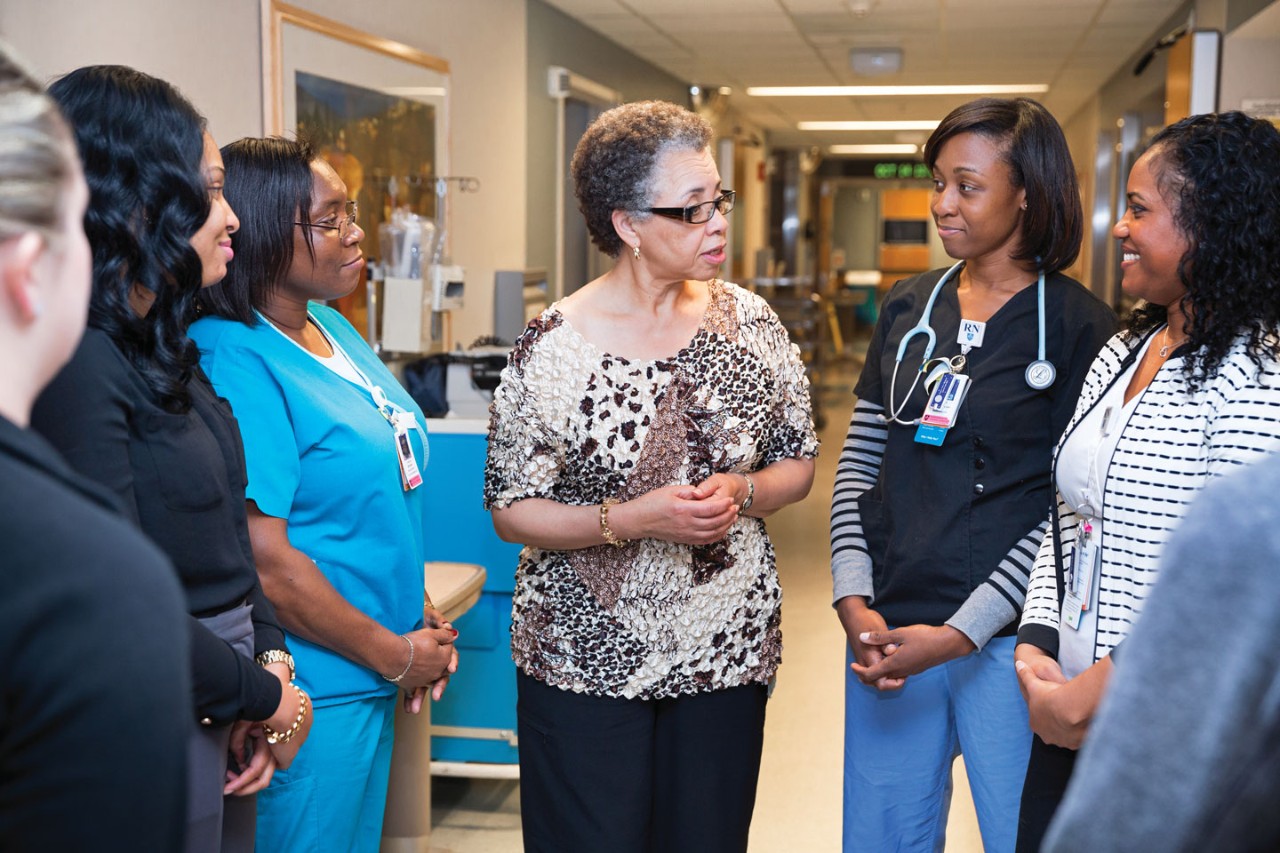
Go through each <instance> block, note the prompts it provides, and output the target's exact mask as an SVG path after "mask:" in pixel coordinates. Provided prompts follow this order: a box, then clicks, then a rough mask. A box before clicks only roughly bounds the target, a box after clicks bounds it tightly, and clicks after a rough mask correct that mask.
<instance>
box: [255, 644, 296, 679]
mask: <svg viewBox="0 0 1280 853" xmlns="http://www.w3.org/2000/svg"><path fill="white" fill-rule="evenodd" d="M253 660H254V662H255V663H257V664H258V666H266V665H267V664H271V663H283V664H287V665H288V666H289V680H290V681H293V680H294V679H295V678H297V677H298V671H297V670H296V669H294V667H293V655H291V654H289V653H288V652H286V651H285V650H284V649H268V650H267V651H265V652H262V653H261V654H260V655H258V656H257V657H256V658H254V659H253Z"/></svg>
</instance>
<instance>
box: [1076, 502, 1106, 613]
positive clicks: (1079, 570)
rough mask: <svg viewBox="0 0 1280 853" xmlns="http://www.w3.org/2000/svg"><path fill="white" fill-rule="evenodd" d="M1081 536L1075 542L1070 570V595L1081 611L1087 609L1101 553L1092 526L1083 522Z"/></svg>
mask: <svg viewBox="0 0 1280 853" xmlns="http://www.w3.org/2000/svg"><path fill="white" fill-rule="evenodd" d="M1081 528H1082V531H1083V532H1082V535H1081V536H1080V537H1079V539H1077V540H1076V548H1075V554H1074V555H1073V557H1074V565H1073V566H1072V569H1071V590H1070V591H1071V593H1072V594H1074V595H1075V597H1076V598H1077V599H1078V600H1079V602H1080V609H1081V610H1088V609H1089V594H1090V593H1091V592H1092V591H1093V573H1094V571H1095V570H1096V569H1097V568H1098V559H1099V557H1100V556H1101V553H1100V551H1099V549H1098V537H1097V536H1096V535H1094V529H1093V525H1092V524H1091V523H1090V522H1088V521H1085V522H1083V523H1082V524H1081Z"/></svg>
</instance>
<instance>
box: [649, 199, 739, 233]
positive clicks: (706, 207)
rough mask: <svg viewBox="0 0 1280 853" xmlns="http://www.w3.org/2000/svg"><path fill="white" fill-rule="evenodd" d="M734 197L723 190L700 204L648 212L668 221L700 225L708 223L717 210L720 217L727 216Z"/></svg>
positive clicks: (658, 208)
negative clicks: (673, 220)
mask: <svg viewBox="0 0 1280 853" xmlns="http://www.w3.org/2000/svg"><path fill="white" fill-rule="evenodd" d="M736 196H737V193H735V192H734V191H733V190H724V191H723V192H721V193H720V195H718V196H716V197H715V198H713V199H712V200H711V201H704V202H703V203H702V204H694V205H690V206H689V207H651V208H649V212H650V213H656V214H657V215H658V216H665V217H667V218H668V219H679V220H682V221H684V222H688V223H689V224H690V225H701V224H702V223H704V222H710V221H711V217H713V216H715V215H716V211H717V210H718V211H720V213H721V214H722V215H724V216H728V215H729V211H731V210H733V199H734V198H735V197H736Z"/></svg>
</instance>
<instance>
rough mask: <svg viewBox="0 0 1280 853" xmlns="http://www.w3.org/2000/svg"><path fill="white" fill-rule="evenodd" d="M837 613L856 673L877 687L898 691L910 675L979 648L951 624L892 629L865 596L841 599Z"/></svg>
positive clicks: (859, 677) (852, 666) (837, 605)
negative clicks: (868, 604) (846, 638)
mask: <svg viewBox="0 0 1280 853" xmlns="http://www.w3.org/2000/svg"><path fill="white" fill-rule="evenodd" d="M836 612H837V614H838V615H839V616H840V622H841V624H842V625H843V626H844V630H845V634H846V635H847V637H848V639H849V647H850V648H851V649H852V650H853V657H854V663H853V664H851V665H850V667H851V669H852V670H853V674H854V675H856V676H857V677H858V680H859V681H861V682H862V683H863V684H866V685H867V686H869V687H875V688H876V689H877V690H898V689H900V688H901V687H902V686H903V685H904V684H906V683H907V678H908V677H909V676H912V675H917V674H919V673H921V672H924V671H925V670H926V669H929V668H930V667H934V666H938V665H939V664H942V663H946V662H947V661H949V660H955V659H956V658H961V657H964V656H965V655H967V654H969V653H970V652H972V651H973V650H974V649H975V648H976V646H974V644H973V641H972V640H970V639H969V638H968V637H966V636H965V635H964V634H963V633H961V632H960V631H957V630H956V629H955V628H952V627H951V626H950V625H905V626H902V627H900V628H894V629H893V630H889V626H888V625H887V624H886V623H885V621H884V617H883V616H881V615H880V614H879V613H878V612H877V611H875V610H872V609H871V608H870V607H868V606H867V603H866V599H864V598H862V597H861V596H857V595H851V596H847V597H845V598H842V599H840V600H839V601H838V602H836Z"/></svg>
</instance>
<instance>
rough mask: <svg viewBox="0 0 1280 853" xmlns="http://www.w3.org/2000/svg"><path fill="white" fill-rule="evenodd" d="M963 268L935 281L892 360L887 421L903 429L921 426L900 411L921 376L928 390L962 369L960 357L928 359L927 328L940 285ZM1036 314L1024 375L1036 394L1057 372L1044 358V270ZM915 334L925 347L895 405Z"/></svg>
mask: <svg viewBox="0 0 1280 853" xmlns="http://www.w3.org/2000/svg"><path fill="white" fill-rule="evenodd" d="M962 266H964V261H959V262H958V263H956V264H955V265H954V266H952V267H951V269H949V270H947V271H946V273H944V274H943V276H942V278H940V279H938V283H937V284H935V285H934V286H933V292H932V293H930V294H929V301H927V302H926V303H925V304H924V312H923V313H922V314H921V315H920V319H919V320H918V321H917V322H916V324H915V325H914V326H912V327H911V328H910V329H908V330H907V333H906V334H905V335H903V336H902V341H901V342H900V343H899V344H898V354H897V356H896V357H895V358H894V360H893V378H892V379H891V380H890V381H889V417H888V418H887V420H890V421H893V422H894V423H897V424H902V425H903V426H915V425H916V424H918V423H920V421H919V419H916V420H911V421H904V420H902V410H903V409H905V408H906V407H907V401H908V400H910V399H911V395H912V393H914V392H915V390H916V385H917V384H918V383H919V382H920V377H921V376H923V375H927V377H928V378H927V379H926V380H925V386H926V387H931V386H932V384H933V382H934V381H935V380H936V379H938V378H939V377H941V376H942V374H944V373H958V372H960V371H961V370H964V365H965V357H964V356H963V355H956V356H952V357H951V358H930V356H932V355H933V347H934V345H935V344H936V343H937V342H938V336H937V335H936V334H934V331H933V328H932V327H930V325H929V317H930V316H931V315H932V314H933V303H934V302H936V301H937V299H938V294H939V293H941V292H942V288H943V286H944V285H945V284H946V283H947V282H948V281H950V280H951V276H952V275H954V274H955V271H956V270H958V269H960V267H962ZM1036 314H1037V321H1038V322H1037V332H1038V340H1037V343H1036V360H1035V361H1033V362H1031V363H1030V364H1028V365H1027V370H1026V373H1025V374H1024V376H1025V378H1026V381H1027V385H1028V386H1030V387H1031V388H1032V390H1035V391H1043V390H1044V389H1046V388H1048V387H1049V386H1050V385H1052V384H1053V380H1054V379H1055V378H1057V375H1058V371H1057V369H1056V368H1055V367H1054V366H1053V364H1051V363H1050V362H1049V361H1048V360H1047V359H1046V358H1045V357H1044V270H1040V274H1039V280H1038V281H1037V283H1036ZM916 335H924V336H925V339H926V341H927V343H926V344H925V348H924V354H923V355H922V356H921V359H920V369H919V370H918V371H916V377H915V379H914V380H913V381H912V383H911V389H910V390H909V391H907V397H906V399H905V400H903V401H902V404H901V405H895V404H894V402H893V401H894V400H895V399H896V394H895V391H896V390H897V385H898V368H899V367H901V366H902V359H903V357H904V356H905V355H906V354H907V345H908V344H909V343H911V339H912V338H914V337H915V336H916Z"/></svg>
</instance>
